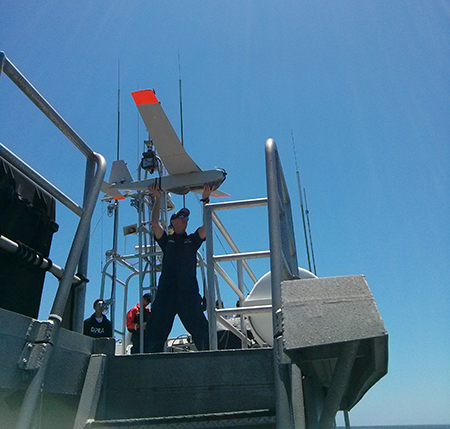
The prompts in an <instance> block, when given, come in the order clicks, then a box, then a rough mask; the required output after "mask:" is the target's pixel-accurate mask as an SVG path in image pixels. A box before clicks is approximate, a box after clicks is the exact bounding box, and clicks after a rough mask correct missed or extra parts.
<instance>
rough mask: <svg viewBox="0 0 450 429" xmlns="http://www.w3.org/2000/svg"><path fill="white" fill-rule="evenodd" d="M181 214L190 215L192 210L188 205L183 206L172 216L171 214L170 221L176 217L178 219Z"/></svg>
mask: <svg viewBox="0 0 450 429" xmlns="http://www.w3.org/2000/svg"><path fill="white" fill-rule="evenodd" d="M180 214H183V215H185V216H189V215H190V214H191V212H190V211H189V209H187V208H186V207H183V208H182V209H180V210H178V211H177V212H175V213H174V214H173V215H172V216H170V221H173V220H174V219H176V218H177V217H178V216H179V215H180Z"/></svg>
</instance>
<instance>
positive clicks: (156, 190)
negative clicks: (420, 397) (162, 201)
mask: <svg viewBox="0 0 450 429" xmlns="http://www.w3.org/2000/svg"><path fill="white" fill-rule="evenodd" d="M148 191H149V192H150V194H152V195H153V196H154V197H155V198H161V191H160V190H159V188H158V185H157V184H156V182H155V183H153V185H151V186H149V187H148Z"/></svg>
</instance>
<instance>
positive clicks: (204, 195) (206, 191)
mask: <svg viewBox="0 0 450 429" xmlns="http://www.w3.org/2000/svg"><path fill="white" fill-rule="evenodd" d="M213 190H214V189H213V187H212V186H211V185H210V184H208V183H206V184H205V185H204V186H203V193H202V200H206V199H208V198H209V197H210V195H211V192H212V191H213Z"/></svg>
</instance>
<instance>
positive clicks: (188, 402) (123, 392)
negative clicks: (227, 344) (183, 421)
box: [98, 349, 275, 419]
mask: <svg viewBox="0 0 450 429" xmlns="http://www.w3.org/2000/svg"><path fill="white" fill-rule="evenodd" d="M106 371H107V373H106V380H107V386H105V387H104V389H103V395H104V396H103V398H102V399H101V400H100V405H101V407H102V408H101V409H99V410H98V415H99V416H101V418H102V419H118V418H121V419H124V418H148V417H163V416H181V415H193V414H196V415H198V414H213V413H227V412H246V411H248V410H263V409H274V406H275V396H274V378H273V355H272V350H271V349H255V350H253V349H252V350H227V351H210V352H193V353H192V352H191V353H175V354H174V353H161V354H154V355H134V356H114V357H111V358H110V359H108V363H107V370H106ZM103 401H104V402H103ZM102 404H105V406H104V407H103V406H102Z"/></svg>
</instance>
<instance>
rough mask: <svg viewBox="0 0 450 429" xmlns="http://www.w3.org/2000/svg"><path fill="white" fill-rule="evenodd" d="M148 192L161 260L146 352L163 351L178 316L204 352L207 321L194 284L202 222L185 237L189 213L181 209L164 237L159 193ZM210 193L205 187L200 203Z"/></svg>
mask: <svg viewBox="0 0 450 429" xmlns="http://www.w3.org/2000/svg"><path fill="white" fill-rule="evenodd" d="M149 191H150V193H151V194H152V195H153V196H154V204H153V210H152V220H151V222H152V228H153V233H154V234H155V239H156V242H157V243H158V244H159V246H160V247H161V249H162V251H163V260H162V270H161V276H160V278H159V283H158V291H157V293H156V297H155V300H154V301H153V304H152V324H151V326H150V327H147V330H146V331H145V335H146V340H145V351H146V352H148V353H157V352H162V351H163V350H164V344H165V342H166V340H167V338H168V336H169V334H170V331H171V330H172V325H173V321H174V319H175V315H177V314H178V316H179V317H180V320H181V322H182V323H183V325H184V327H185V328H186V330H187V331H188V332H189V333H190V334H191V335H192V338H193V340H194V343H195V346H196V347H197V350H207V349H208V347H209V335H208V321H207V320H206V317H205V315H204V314H203V309H202V298H201V296H200V294H199V289H198V283H197V250H198V249H199V248H200V246H201V245H202V243H203V242H204V241H205V239H206V229H205V225H204V222H203V225H202V226H201V227H200V228H198V229H197V230H196V231H195V232H194V233H193V234H189V235H188V234H187V233H186V228H187V223H188V220H189V214H190V212H189V210H188V209H187V208H182V209H181V210H179V211H177V212H175V213H174V214H173V215H172V216H171V218H170V224H171V225H170V226H171V231H170V232H169V234H167V233H166V232H165V231H164V229H163V227H162V225H161V224H160V222H159V213H160V208H161V192H160V190H159V189H158V187H157V186H156V184H155V185H153V186H151V187H150V188H149ZM211 192H212V189H211V187H210V186H209V185H205V186H204V188H203V194H202V199H201V201H202V202H203V204H207V203H208V202H209V196H210V195H211Z"/></svg>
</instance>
